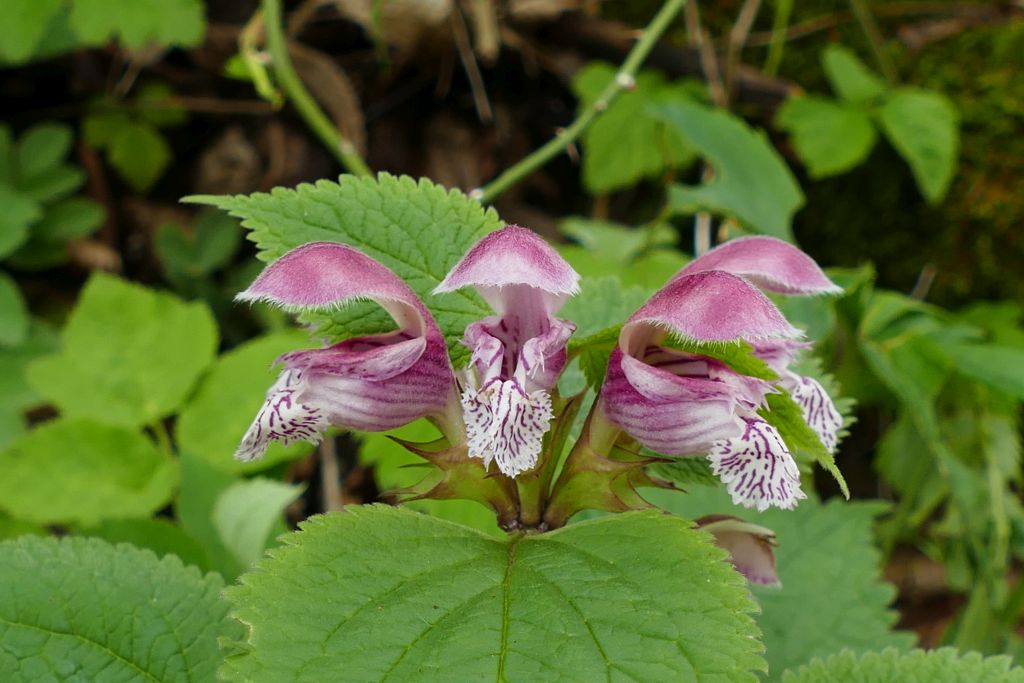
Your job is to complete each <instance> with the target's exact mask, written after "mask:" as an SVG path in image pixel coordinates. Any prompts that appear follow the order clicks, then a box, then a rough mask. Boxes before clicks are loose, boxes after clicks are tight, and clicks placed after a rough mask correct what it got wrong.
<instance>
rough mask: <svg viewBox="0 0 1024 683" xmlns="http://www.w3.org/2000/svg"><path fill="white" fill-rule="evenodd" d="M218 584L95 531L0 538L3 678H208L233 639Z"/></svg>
mask: <svg viewBox="0 0 1024 683" xmlns="http://www.w3.org/2000/svg"><path fill="white" fill-rule="evenodd" d="M223 586H224V584H223V582H222V581H221V579H220V578H219V577H217V576H216V575H214V574H207V575H206V576H203V575H201V574H200V573H199V571H198V570H197V569H195V568H186V567H184V566H183V565H182V564H181V562H180V561H179V560H177V559H176V558H174V557H165V558H163V559H162V560H158V559H157V558H156V556H154V555H153V553H151V552H149V551H147V550H139V549H137V548H133V547H131V546H128V545H120V546H116V547H115V546H113V545H110V544H109V543H107V542H105V541H101V540H99V539H93V538H63V539H55V538H37V537H34V536H23V537H21V538H19V539H17V540H13V541H4V542H3V543H0V672H4V673H5V676H4V679H5V680H9V681H58V680H60V681H165V682H167V683H174V682H179V681H180V682H181V683H205V682H209V683H213V681H214V680H215V674H216V670H217V665H218V663H219V662H220V659H221V656H220V652H219V650H218V646H217V640H218V638H222V637H235V638H237V637H239V634H240V632H241V630H242V629H241V628H240V627H239V625H238V624H237V623H232V622H231V621H230V620H228V619H227V618H226V612H227V604H226V603H225V602H224V601H223V600H222V599H221V598H220V592H221V589H222V588H223Z"/></svg>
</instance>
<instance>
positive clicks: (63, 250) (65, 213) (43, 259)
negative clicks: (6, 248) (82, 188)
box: [10, 197, 105, 269]
mask: <svg viewBox="0 0 1024 683" xmlns="http://www.w3.org/2000/svg"><path fill="white" fill-rule="evenodd" d="M104 215H105V211H104V210H103V206H102V205H100V204H99V203H98V202H95V201H93V200H92V199H89V198H88V197H70V198H68V199H62V200H60V201H58V202H56V203H54V204H50V205H49V206H47V207H46V209H45V213H44V214H43V217H42V219H41V220H40V221H39V222H38V223H36V224H35V225H33V226H32V230H31V232H30V234H29V236H28V241H27V242H25V243H24V244H23V245H21V247H20V248H19V249H18V250H17V251H16V252H15V253H14V254H12V255H11V259H10V261H11V263H13V264H14V265H15V266H16V267H18V268H24V269H42V268H52V267H54V266H59V265H61V264H63V263H64V262H66V261H67V260H68V248H67V243H68V242H69V241H71V240H74V239H78V238H80V237H85V236H87V235H90V234H92V233H93V232H95V231H96V229H97V228H98V227H99V226H100V224H101V223H102V222H103V217H104Z"/></svg>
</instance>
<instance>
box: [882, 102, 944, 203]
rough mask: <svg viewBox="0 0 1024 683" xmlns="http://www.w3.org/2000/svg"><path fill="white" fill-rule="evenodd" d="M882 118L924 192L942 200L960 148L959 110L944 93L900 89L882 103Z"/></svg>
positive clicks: (891, 139)
mask: <svg viewBox="0 0 1024 683" xmlns="http://www.w3.org/2000/svg"><path fill="white" fill-rule="evenodd" d="M879 117H880V118H881V122H882V130H883V131H884V132H885V136H886V137H887V138H888V139H889V142H890V143H892V146H893V147H895V148H896V151H897V152H899V153H900V156H902V157H903V158H904V159H905V160H906V162H907V163H908V164H910V170H911V171H913V173H914V179H915V180H917V186H918V187H919V188H920V190H921V194H923V195H924V196H925V199H927V200H928V202H929V203H931V204H935V203H937V202H939V201H940V200H941V199H942V198H943V197H944V196H946V192H947V191H948V190H949V185H950V183H951V182H952V180H953V174H954V173H955V172H956V160H957V155H958V153H959V147H960V133H959V130H958V128H957V119H958V115H957V111H956V108H955V107H954V106H953V103H952V102H950V101H949V99H948V98H946V97H945V96H944V95H942V94H940V93H937V92H933V91H930V90H921V89H917V88H900V89H898V90H895V91H893V92H892V93H891V94H890V95H888V96H887V97H886V98H885V102H883V103H882V107H881V110H880V111H879Z"/></svg>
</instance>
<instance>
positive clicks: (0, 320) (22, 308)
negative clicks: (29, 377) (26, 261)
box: [0, 271, 29, 346]
mask: <svg viewBox="0 0 1024 683" xmlns="http://www.w3.org/2000/svg"><path fill="white" fill-rule="evenodd" d="M28 325H29V318H28V307H27V306H26V305H25V299H23V298H22V296H21V290H20V289H18V283H17V282H15V281H14V278H12V277H11V276H10V275H8V274H7V273H5V272H3V271H0V346H17V345H19V344H21V343H22V342H24V341H25V338H26V337H27V336H28Z"/></svg>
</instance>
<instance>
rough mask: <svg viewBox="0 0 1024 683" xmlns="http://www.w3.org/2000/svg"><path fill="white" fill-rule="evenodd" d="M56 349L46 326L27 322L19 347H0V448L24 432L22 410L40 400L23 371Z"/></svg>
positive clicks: (54, 337)
mask: <svg viewBox="0 0 1024 683" xmlns="http://www.w3.org/2000/svg"><path fill="white" fill-rule="evenodd" d="M56 347H57V335H56V334H55V333H54V332H53V331H52V330H50V329H49V328H48V327H46V326H44V325H42V324H40V323H38V322H33V323H30V326H29V333H28V338H27V339H26V340H25V342H24V343H22V344H21V345H19V346H13V347H6V348H5V347H2V346H0V449H2V448H3V447H4V446H5V445H6V444H7V443H8V442H9V441H10V440H11V439H13V438H14V437H16V436H18V435H19V434H22V433H23V432H24V431H25V427H26V424H25V417H24V414H23V413H24V411H25V410H26V409H27V408H30V407H32V406H33V405H35V404H37V403H40V402H41V399H40V398H39V396H38V395H37V394H36V392H34V391H33V390H32V388H31V387H30V386H29V385H28V382H26V380H25V368H26V366H27V365H28V364H29V363H31V362H32V361H33V360H35V359H36V358H38V357H40V356H45V355H47V354H49V353H52V352H53V351H54V349H55V348H56Z"/></svg>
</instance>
